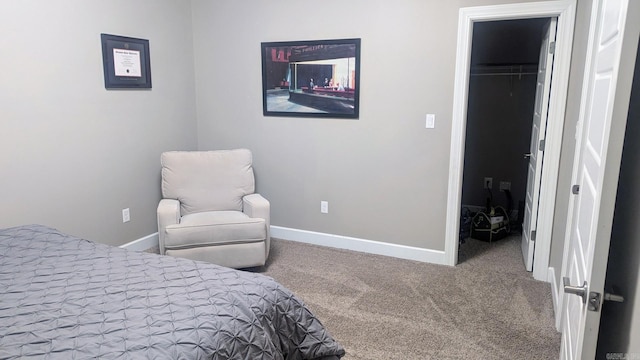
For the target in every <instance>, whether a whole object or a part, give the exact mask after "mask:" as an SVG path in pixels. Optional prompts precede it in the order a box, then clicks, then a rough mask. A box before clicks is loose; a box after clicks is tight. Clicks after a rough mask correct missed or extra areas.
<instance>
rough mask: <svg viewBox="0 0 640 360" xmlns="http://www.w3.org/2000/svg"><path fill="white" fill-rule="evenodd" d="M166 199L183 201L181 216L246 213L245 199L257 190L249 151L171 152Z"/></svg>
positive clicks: (165, 163)
mask: <svg viewBox="0 0 640 360" xmlns="http://www.w3.org/2000/svg"><path fill="white" fill-rule="evenodd" d="M160 161H161V163H162V196H163V198H165V199H175V200H178V201H179V202H180V215H181V216H185V215H189V214H192V213H196V212H202V211H220V210H221V211H227V210H236V211H242V197H243V196H245V195H248V194H252V193H254V191H255V179H254V175H253V168H252V165H251V164H252V158H251V152H250V151H249V150H247V149H235V150H216V151H169V152H165V153H163V154H162V156H161V159H160Z"/></svg>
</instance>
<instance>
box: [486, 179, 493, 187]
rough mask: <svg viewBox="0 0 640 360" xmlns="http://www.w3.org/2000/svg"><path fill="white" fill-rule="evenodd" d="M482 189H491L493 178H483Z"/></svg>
mask: <svg viewBox="0 0 640 360" xmlns="http://www.w3.org/2000/svg"><path fill="white" fill-rule="evenodd" d="M484 188H485V189H493V178H491V177H486V178H484Z"/></svg>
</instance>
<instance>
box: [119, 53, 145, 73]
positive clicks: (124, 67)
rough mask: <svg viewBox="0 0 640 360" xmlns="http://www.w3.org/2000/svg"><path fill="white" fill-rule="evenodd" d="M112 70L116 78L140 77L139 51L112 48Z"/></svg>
mask: <svg viewBox="0 0 640 360" xmlns="http://www.w3.org/2000/svg"><path fill="white" fill-rule="evenodd" d="M113 68H114V70H115V73H116V76H131V77H141V76H142V69H141V66H140V51H136V50H127V49H116V48H114V49H113Z"/></svg>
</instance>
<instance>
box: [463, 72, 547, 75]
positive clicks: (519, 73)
mask: <svg viewBox="0 0 640 360" xmlns="http://www.w3.org/2000/svg"><path fill="white" fill-rule="evenodd" d="M537 74H538V73H537V72H512V73H475V74H473V73H472V74H471V76H488V75H494V76H506V75H511V76H515V75H517V76H522V75H537Z"/></svg>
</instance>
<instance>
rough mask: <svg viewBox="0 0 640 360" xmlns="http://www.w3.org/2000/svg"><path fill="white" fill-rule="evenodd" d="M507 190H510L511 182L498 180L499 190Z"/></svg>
mask: <svg viewBox="0 0 640 360" xmlns="http://www.w3.org/2000/svg"><path fill="white" fill-rule="evenodd" d="M503 190H509V191H511V182H509V181H500V191H503Z"/></svg>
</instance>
